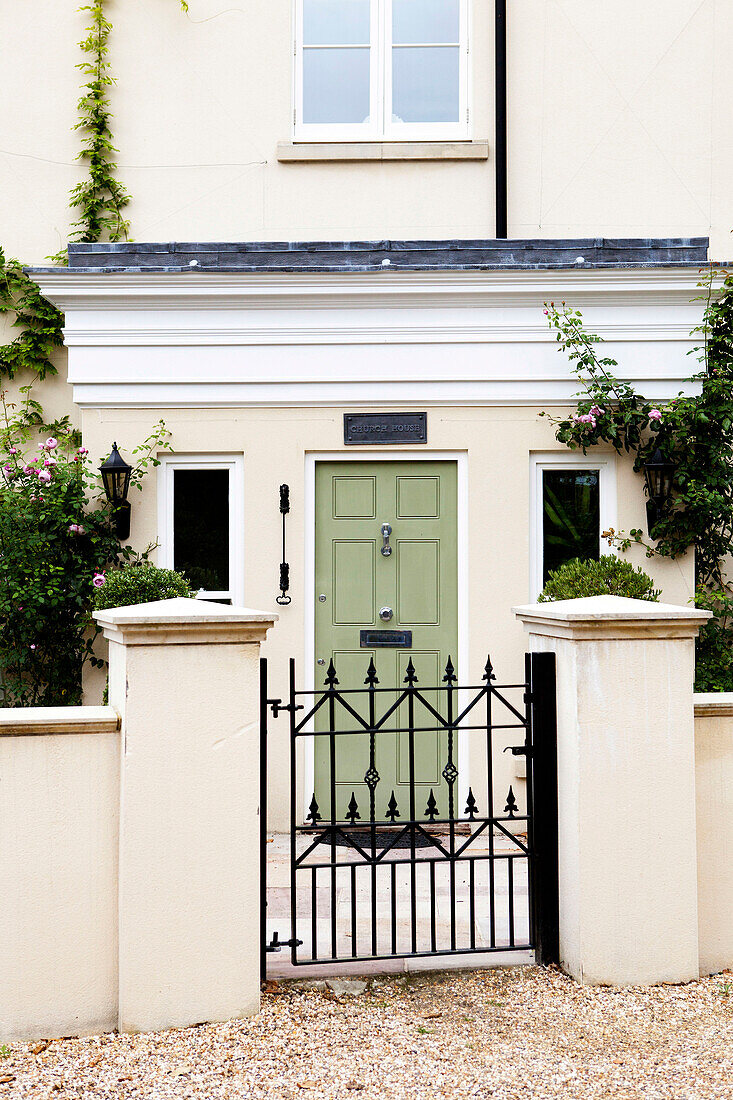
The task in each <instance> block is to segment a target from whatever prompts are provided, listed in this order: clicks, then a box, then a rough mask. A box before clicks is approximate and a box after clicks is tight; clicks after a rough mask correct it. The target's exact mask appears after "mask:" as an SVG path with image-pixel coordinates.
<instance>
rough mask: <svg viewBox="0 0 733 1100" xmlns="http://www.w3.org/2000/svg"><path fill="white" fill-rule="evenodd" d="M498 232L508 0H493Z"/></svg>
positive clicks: (503, 223) (503, 192) (502, 225)
mask: <svg viewBox="0 0 733 1100" xmlns="http://www.w3.org/2000/svg"><path fill="white" fill-rule="evenodd" d="M494 3H495V7H494V66H495V92H494V100H495V111H496V127H495V130H496V133H495V142H496V150H495V157H496V236H497V238H499V239H503V240H506V236H507V122H506V0H494Z"/></svg>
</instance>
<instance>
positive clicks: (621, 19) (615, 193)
mask: <svg viewBox="0 0 733 1100" xmlns="http://www.w3.org/2000/svg"><path fill="white" fill-rule="evenodd" d="M77 7H78V0H34V3H33V5H32V6H29V5H28V3H27V2H26V0H5V2H4V3H3V4H2V6H0V42H2V43H3V75H4V79H5V83H6V87H9V88H13V89H16V90H17V92H16V94H15V95H14V97H13V109H12V110H8V111H7V112H5V114H4V115H3V118H2V119H0V195H1V196H2V203H1V204H0V243H2V245H3V247H4V248H6V249H7V251H8V253H9V254H12V255H17V256H20V257H21V258H22V259H23V260H25V261H28V262H35V263H38V262H40V261H42V260H43V258H44V257H45V256H47V255H48V254H49V253H53V252H55V251H57V250H58V249H59V247H61V246H62V245H63V243H64V241H65V240H66V237H67V232H68V226H69V222H70V220H71V217H70V215H69V211H68V207H67V195H68V191H69V189H70V187H72V186H73V185H74V184H75V183H76V182H78V180H79V179H80V178H81V176H82V172H81V169H80V167H79V166H78V165H77V164H76V163H75V161H74V158H75V156H76V153H77V150H78V135H77V134H75V133H74V132H73V131H72V127H73V125H74V123H75V121H76V101H77V99H78V85H79V80H80V74H79V73H78V72H77V70H76V69H75V67H74V66H75V65H76V63H77V62H78V60H79V51H78V48H77V42H78V41H79V39H80V38H81V37H82V33H83V29H84V16H83V15H79V14H78V13H77V10H76V9H77ZM107 10H108V13H109V16H110V18H111V20H112V22H113V24H114V30H113V34H112V39H111V56H112V65H113V71H114V73H115V75H116V77H117V81H118V83H117V85H116V87H115V88H114V89H113V90H112V93H111V95H112V102H113V109H114V116H115V124H114V132H115V138H116V144H117V146H118V148H119V163H120V176H121V178H122V179H123V181H124V182H125V184H126V185H127V187H128V188H129V190H130V191H131V193H132V195H133V202H132V205H131V206H130V208H129V215H130V217H131V219H132V235H133V236H134V238H135V239H136V240H140V241H144V240H176V239H177V240H192V239H198V240H248V239H250V240H251V239H296V240H297V239H314V238H315V239H345V238H347V239H352V240H353V239H359V238H362V239H363V238H367V239H368V238H377V239H380V238H383V237H394V238H400V237H402V238H405V237H432V238H441V237H490V236H492V235H493V233H494V197H493V174H494V164H493V149H494V133H493V13H492V5H491V4H490V3H483V2H479V0H474V2H473V5H472V36H471V41H472V48H473V54H472V57H473V87H472V93H473V107H474V111H473V115H474V137H475V138H480V139H487V138H488V140H489V143H490V158H489V161H488V162H466V161H463V162H444V163H441V162H412V163H411V162H409V161H401V162H392V163H371V164H369V163H328V164H281V163H279V162H278V161H277V158H276V145H277V142H278V141H287V140H289V139H290V138H291V118H292V115H291V59H292V51H291V42H292V37H291V0H248V2H247V3H236V4H227V3H224V2H223V0H191V4H190V14H189V16H188V17H186V16H184V15H183V14H182V13H181V12H180V10H179V6H178V3H177V0H124V2H122V0H108V3H107ZM732 53H733V11H732V10H731V6H730V3H729V0H648V2H647V3H646V4H643V5H639V4H638V3H637V2H635V0H609V2H607V3H603V4H600V3H588V0H516V2H514V3H512V4H511V5H510V17H509V126H510V136H509V149H510V200H509V222H510V235H511V236H537V235H539V236H547V237H557V236H573V235H592V236H596V235H606V236H611V237H620V236H653V235H688V234H708V233H709V234H710V235H711V238H712V254H713V255H714V256H716V257H718V258H720V259H725V258H726V256H727V254H728V234H729V231H730V230H731V228H732V227H733V200H731V197H730V186H729V181H730V177H731V170H732V169H733V98H732V97H731V96H730V95H728V94H727V92H726V86H725V80H726V75H727V70H728V64H729V59H730V57H731V54H732Z"/></svg>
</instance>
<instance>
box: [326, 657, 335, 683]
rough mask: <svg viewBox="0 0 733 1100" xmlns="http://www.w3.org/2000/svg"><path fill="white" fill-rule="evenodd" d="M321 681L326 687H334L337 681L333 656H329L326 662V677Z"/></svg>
mask: <svg viewBox="0 0 733 1100" xmlns="http://www.w3.org/2000/svg"><path fill="white" fill-rule="evenodd" d="M323 682H324V684H325V685H326V686H327V687H334V686H335V685H336V684H337V683H338V677H337V676H336V666H335V665H334V663H333V658H331V660H330V661H329V662H328V670H327V672H326V679H325V680H324V681H323Z"/></svg>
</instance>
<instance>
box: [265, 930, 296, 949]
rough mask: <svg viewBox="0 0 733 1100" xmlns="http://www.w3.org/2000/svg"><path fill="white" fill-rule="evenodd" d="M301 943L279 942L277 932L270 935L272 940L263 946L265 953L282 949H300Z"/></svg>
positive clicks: (293, 941) (294, 941) (292, 941)
mask: <svg viewBox="0 0 733 1100" xmlns="http://www.w3.org/2000/svg"><path fill="white" fill-rule="evenodd" d="M302 943H303V941H302V940H296V939H292V940H281V939H280V933H279V932H273V933H272V939H271V940H270V942H269V943H268V944H267V945H266V946H265V951H268V952H271V951H282V949H283V947H300V946H301V944H302Z"/></svg>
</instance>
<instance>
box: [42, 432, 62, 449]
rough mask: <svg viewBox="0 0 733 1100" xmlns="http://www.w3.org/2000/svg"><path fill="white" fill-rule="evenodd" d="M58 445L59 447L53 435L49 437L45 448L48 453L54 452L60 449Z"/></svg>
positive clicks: (44, 445)
mask: <svg viewBox="0 0 733 1100" xmlns="http://www.w3.org/2000/svg"><path fill="white" fill-rule="evenodd" d="M58 445H59V441H58V439H54V437H53V436H52V435H50V436H49V437H48V439H47V440H46V442H45V443H44V444H43V447H44V449H45V450H47V451H53V450H55V449H56V447H58Z"/></svg>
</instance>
